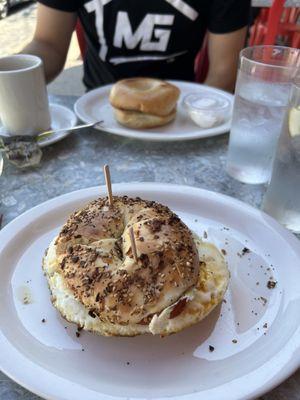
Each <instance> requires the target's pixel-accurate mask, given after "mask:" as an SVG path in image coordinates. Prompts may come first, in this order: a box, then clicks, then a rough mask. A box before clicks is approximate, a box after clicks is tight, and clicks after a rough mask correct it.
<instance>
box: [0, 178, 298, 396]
mask: <svg viewBox="0 0 300 400" xmlns="http://www.w3.org/2000/svg"><path fill="white" fill-rule="evenodd" d="M113 189H114V193H115V194H116V195H117V194H127V195H129V196H137V195H138V196H140V197H142V198H145V199H150V200H157V201H159V202H161V203H164V204H167V205H169V206H170V207H171V208H172V209H173V210H174V211H175V212H176V213H178V214H179V216H180V217H181V218H182V219H183V220H184V221H185V222H186V224H187V225H188V226H189V227H190V228H191V229H193V230H194V231H196V232H197V233H198V234H199V235H201V236H203V232H204V231H205V232H207V235H208V238H207V239H206V240H209V241H211V242H213V243H215V244H216V245H217V246H218V247H219V248H220V249H224V250H225V252H224V253H226V255H225V257H226V259H227V262H228V265H229V268H230V271H231V279H230V285H229V289H228V291H227V293H226V302H223V303H222V305H221V307H219V308H218V309H216V310H215V311H214V312H213V313H212V314H211V315H210V316H209V317H207V318H206V319H205V320H204V321H202V322H201V323H199V324H197V325H195V326H193V327H191V328H189V329H186V330H184V331H183V332H181V333H178V334H175V335H172V336H169V337H165V338H163V339H162V338H160V337H156V336H155V337H154V336H151V335H144V336H139V337H133V338H119V337H111V338H106V337H101V336H96V335H93V334H91V333H87V332H81V335H80V337H79V338H78V337H77V336H76V327H75V326H74V325H72V324H69V323H67V322H66V321H65V320H63V319H62V318H61V317H60V316H59V314H58V313H57V312H56V310H55V309H54V308H53V307H52V305H51V301H50V296H49V291H48V287H47V283H46V279H45V277H44V276H43V273H42V269H41V259H42V256H43V253H44V251H45V249H46V247H47V246H48V244H49V242H50V240H51V239H52V238H53V237H54V235H56V234H57V233H58V231H59V229H60V227H61V226H62V224H63V223H64V222H65V221H66V218H67V216H68V215H69V214H70V213H71V212H73V211H74V210H75V209H78V208H80V207H82V206H83V204H85V203H86V202H87V201H89V200H91V199H94V198H96V197H98V196H99V195H105V194H106V189H105V188H104V187H96V188H88V189H83V190H80V191H77V192H73V193H69V194H66V195H63V196H60V197H57V198H55V199H52V200H49V201H47V202H46V203H43V204H40V205H39V206H37V207H35V208H33V209H31V210H29V211H27V212H26V213H24V214H23V215H21V216H20V217H18V218H16V219H15V220H14V221H13V222H11V223H10V224H8V225H7V226H6V227H4V228H3V230H2V231H0V265H1V269H0V354H1V357H0V367H1V369H2V370H3V372H4V373H6V374H7V375H8V376H10V377H11V378H12V379H14V380H16V381H17V382H18V383H20V384H21V385H23V386H24V387H26V388H27V389H29V390H31V391H33V392H35V393H37V394H38V395H40V396H42V397H45V398H46V399H52V400H83V399H86V400H99V399H101V400H128V399H132V398H135V399H136V400H141V399H165V400H167V399H169V400H170V399H173V400H216V399H217V400H242V399H243V400H245V399H252V398H257V397H259V396H260V395H262V394H263V393H265V392H266V391H268V390H270V389H272V388H273V387H275V386H276V385H278V384H279V383H280V382H282V381H283V380H284V379H286V378H287V377H288V376H289V375H290V374H291V373H293V371H295V370H296V368H297V367H299V354H300V313H299V308H300V285H299V282H300V268H299V259H300V245H299V242H298V240H297V239H296V238H295V237H294V236H293V235H292V234H290V233H289V232H288V231H287V230H285V229H284V228H283V227H281V226H280V225H279V224H278V223H277V222H275V221H274V220H273V219H271V218H270V217H268V216H267V215H265V214H263V213H262V212H260V211H259V210H256V209H254V208H252V207H250V206H249V205H246V204H244V203H241V202H240V201H238V200H235V199H232V198H230V197H227V196H224V195H221V194H217V193H213V192H208V191H205V190H201V189H196V188H191V187H186V186H176V185H167V184H158V183H145V184H141V183H140V184H120V185H119V184H117V185H113ZM244 247H247V248H248V249H250V251H249V252H247V251H246V250H244V252H243V248H244ZM243 253H244V254H243ZM271 278H272V279H273V280H276V281H277V282H278V283H277V285H276V287H275V288H274V289H269V288H268V287H267V282H268V281H269V279H271ZM24 296H27V298H28V299H29V304H24V302H23V300H24ZM43 318H44V319H45V322H44V323H43V322H42V319H43ZM235 340H236V341H237V342H236V343H235ZM233 341H234V342H233ZM209 346H213V347H214V351H210V349H209ZM82 350H84V351H82Z"/></svg>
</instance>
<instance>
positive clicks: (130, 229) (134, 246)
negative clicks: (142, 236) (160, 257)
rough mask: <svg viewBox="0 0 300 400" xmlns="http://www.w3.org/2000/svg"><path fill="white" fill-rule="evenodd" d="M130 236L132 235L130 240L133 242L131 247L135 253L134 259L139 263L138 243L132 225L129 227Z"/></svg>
mask: <svg viewBox="0 0 300 400" xmlns="http://www.w3.org/2000/svg"><path fill="white" fill-rule="evenodd" d="M129 236H130V242H131V248H132V254H133V257H134V261H135V262H136V263H137V262H138V257H137V251H136V244H135V239H134V233H133V227H132V226H131V227H130V228H129Z"/></svg>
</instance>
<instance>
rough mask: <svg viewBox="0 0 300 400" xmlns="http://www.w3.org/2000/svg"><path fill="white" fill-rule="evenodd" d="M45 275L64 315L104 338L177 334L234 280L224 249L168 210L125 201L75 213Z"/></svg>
mask: <svg viewBox="0 0 300 400" xmlns="http://www.w3.org/2000/svg"><path fill="white" fill-rule="evenodd" d="M131 227H132V229H133V232H134V237H135V244H136V252H137V259H135V257H134V255H133V250H132V246H131V241H130V235H129V230H130V229H131ZM43 269H44V271H45V274H46V277H47V280H48V284H49V288H50V291H51V295H52V302H53V305H54V306H55V307H56V308H57V309H58V310H59V311H60V313H61V314H62V316H63V317H64V318H66V319H67V320H68V321H70V322H74V323H76V324H77V325H78V326H79V327H81V328H82V329H85V330H88V331H93V332H96V333H98V334H101V335H105V336H134V335H139V334H143V333H152V334H159V335H162V336H164V335H168V334H171V333H175V332H179V331H181V330H182V329H184V328H186V327H188V326H190V325H193V324H195V323H197V322H199V321H201V320H202V319H203V318H204V317H205V316H207V315H208V314H209V313H210V312H211V311H212V310H213V309H214V308H215V306H216V305H217V304H219V303H220V302H221V300H222V299H223V296H224V293H225V291H226V288H227V285H228V280H229V272H228V269H227V266H226V263H225V261H224V258H223V256H222V254H221V253H220V252H219V250H218V249H217V248H216V247H215V246H214V245H212V244H209V243H204V242H202V241H201V240H200V239H199V238H197V237H196V235H195V234H193V233H192V232H191V231H190V230H189V229H188V227H187V226H186V225H185V224H184V223H183V222H182V221H181V220H180V219H179V218H178V217H177V216H176V215H175V214H174V213H173V212H172V211H171V210H170V209H169V208H168V207H166V206H163V205H161V204H159V203H156V202H153V201H146V200H142V199H140V198H128V197H127V196H124V197H114V198H113V205H112V206H110V205H109V202H108V199H107V198H100V199H97V200H95V201H92V202H91V203H89V204H88V205H87V206H85V207H84V208H83V209H81V210H79V211H77V212H75V213H74V214H72V215H71V216H70V217H69V219H68V221H67V222H66V224H65V225H64V226H63V228H62V229H61V231H60V233H59V235H58V236H57V237H56V238H54V240H53V241H52V243H51V244H50V246H49V248H48V250H47V251H46V255H45V257H44V259H43Z"/></svg>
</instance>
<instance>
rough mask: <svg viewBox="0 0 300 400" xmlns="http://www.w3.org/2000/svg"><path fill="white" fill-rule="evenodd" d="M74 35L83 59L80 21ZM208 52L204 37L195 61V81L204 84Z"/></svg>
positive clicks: (84, 45)
mask: <svg viewBox="0 0 300 400" xmlns="http://www.w3.org/2000/svg"><path fill="white" fill-rule="evenodd" d="M75 29H76V35H77V40H78V45H79V48H80V53H81V57H82V58H84V55H85V52H86V40H85V35H84V31H83V28H82V25H81V23H80V21H79V20H78V22H77V24H76V28H75ZM208 64H209V62H208V51H207V37H205V39H204V41H203V45H202V49H201V50H200V51H199V53H198V54H197V57H196V59H195V81H196V82H204V80H205V78H206V75H207V71H208Z"/></svg>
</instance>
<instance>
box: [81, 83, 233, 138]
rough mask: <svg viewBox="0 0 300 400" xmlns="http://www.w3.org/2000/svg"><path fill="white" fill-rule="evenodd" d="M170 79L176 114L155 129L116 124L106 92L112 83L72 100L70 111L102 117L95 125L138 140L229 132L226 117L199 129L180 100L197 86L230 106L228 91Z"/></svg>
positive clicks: (89, 119) (92, 118) (95, 118)
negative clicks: (176, 91) (176, 96)
mask: <svg viewBox="0 0 300 400" xmlns="http://www.w3.org/2000/svg"><path fill="white" fill-rule="evenodd" d="M170 82H171V83H173V84H174V85H176V86H177V87H178V88H179V89H180V92H181V94H180V98H179V101H178V107H177V115H176V118H175V120H174V121H173V122H171V123H170V124H167V125H164V126H160V127H158V128H152V129H147V130H140V129H129V128H126V127H124V126H122V125H120V124H119V123H118V122H117V121H116V120H115V118H114V115H113V110H112V107H111V105H110V104H109V101H108V97H109V92H110V89H111V87H112V85H106V86H102V87H100V88H98V89H94V90H91V91H90V92H88V93H86V94H84V95H83V96H82V97H80V98H79V99H78V100H77V101H76V103H75V105H74V110H75V113H76V114H77V116H78V118H80V119H81V120H82V121H83V122H86V123H90V122H96V121H100V120H103V121H104V123H103V124H102V125H101V127H99V128H98V129H100V130H101V131H104V132H108V133H114V134H116V135H120V136H126V137H129V138H134V139H140V140H151V141H164V142H166V141H175V140H192V139H199V138H205V137H209V136H215V135H220V134H222V133H226V132H229V130H230V126H231V121H230V120H228V121H227V122H225V123H224V124H222V125H219V126H216V127H213V128H209V129H201V128H200V127H199V126H197V125H196V124H195V123H194V122H193V121H192V120H191V119H190V117H189V115H188V113H187V111H186V110H185V108H184V106H183V104H182V99H183V98H184V97H185V96H186V95H187V94H189V93H195V92H197V90H199V88H201V90H203V89H206V90H207V91H208V92H209V93H221V94H222V95H225V96H226V98H227V99H228V100H229V101H230V103H231V104H232V105H233V95H232V94H230V93H227V92H224V91H222V90H219V89H215V88H212V87H209V86H205V85H200V84H199V83H193V82H181V81H170Z"/></svg>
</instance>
